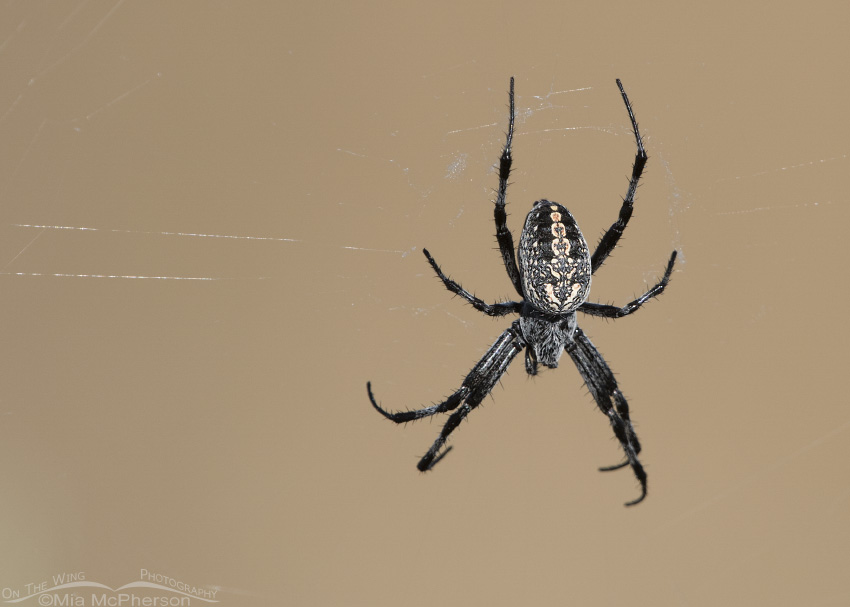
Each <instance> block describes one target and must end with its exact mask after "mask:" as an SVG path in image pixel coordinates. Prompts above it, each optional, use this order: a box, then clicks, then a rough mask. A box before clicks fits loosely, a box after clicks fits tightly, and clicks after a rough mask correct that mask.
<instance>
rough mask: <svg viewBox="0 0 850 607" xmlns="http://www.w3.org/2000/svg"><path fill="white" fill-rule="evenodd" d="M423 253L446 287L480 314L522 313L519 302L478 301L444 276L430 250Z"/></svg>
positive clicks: (424, 250) (503, 314) (502, 314)
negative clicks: (490, 302)
mask: <svg viewBox="0 0 850 607" xmlns="http://www.w3.org/2000/svg"><path fill="white" fill-rule="evenodd" d="M422 252H423V253H425V257H427V258H428V263H430V264H431V267H432V268H434V272H436V273H437V276H438V277H439V279H440V280H442V281H443V284H444V285H445V287H446V288H447V289H448V290H449V291H451V292H452V293H454V294H455V295H459V296H460V297H462V298H463V299H465V300H466V301H468V302H469V303H470V304H472V307H473V308H475V309H476V310H478V311H479V312H484V314H486V315H487V316H505V315H506V314H519V313H520V312H521V311H522V303H520V302H517V301H503V302H499V303H494V304H488V303H487V302H485V301H483V300H481V299H478V298H477V297H476V296H475V295H473V294H472V293H470V292H469V291H467V290H466V289H464V288H463V287H462V286H460V285H459V284H458V283H456V282H455V281H453V280H452V279H451V278H449V277H448V276H446V275H445V274H443V271H442V270H441V269H440V266H438V265H437V262H436V261H434V258H433V257H431V254H430V253H429V252H428V249H423V250H422Z"/></svg>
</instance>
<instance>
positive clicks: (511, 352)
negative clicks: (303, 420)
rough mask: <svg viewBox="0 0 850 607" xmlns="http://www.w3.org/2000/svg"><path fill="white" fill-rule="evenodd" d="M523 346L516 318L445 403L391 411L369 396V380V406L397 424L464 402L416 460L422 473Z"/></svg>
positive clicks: (440, 454)
mask: <svg viewBox="0 0 850 607" xmlns="http://www.w3.org/2000/svg"><path fill="white" fill-rule="evenodd" d="M525 346H526V343H525V340H524V339H523V337H522V331H521V330H520V327H519V321H518V320H516V321H514V322H513V324H512V325H511V326H510V328H509V329H507V330H506V331H505V332H504V333H502V334H501V335H500V336H499V338H498V339H497V340H496V341H495V343H494V344H493V345H492V346H490V349H489V350H487V353H486V354H484V357H483V358H482V359H481V360H480V361H478V363H477V364H476V365H475V366H474V367H473V368H472V371H470V372H469V374H468V375H467V376H466V377H465V378H464V380H463V383H462V384H461V387H460V389H458V391H457V392H455V393H454V394H452V395H451V396H450V397H449V398H448V399H446V400H445V401H444V402H442V403H440V404H438V405H433V406H431V407H425V408H424V409H418V410H414V411H401V412H397V413H391V412H389V411H386V410H385V409H383V408H381V406H380V405H378V403H377V402H376V401H375V397H374V396H373V395H372V385H371V382H369V383H367V384H366V389H367V391H368V392H369V400H371V401H372V406H373V407H374V408H375V409H376V410H377V411H378V412H379V413H380V414H381V415H383V416H384V417H386V418H387V419H389V420H392V421H394V422H396V423H398V424H400V423H404V422H408V421H415V420H417V419H422V418H423V417H428V416H431V415H435V414H437V413H445V412H447V411H451V410H453V409H456V408H457V407H458V405H459V404H460V403H463V404H462V405H461V406H460V408H459V409H457V411H455V412H454V413H452V414H451V416H449V419H448V420H446V423H445V425H444V426H443V429H442V431H441V432H440V435H439V436H438V437H437V440H436V441H434V444H433V445H432V446H431V448H430V449H428V452H427V453H426V454H425V455H424V456H423V457H422V459H421V460H419V463H418V464H417V468H419V470H421V471H422V472H425V471H426V470H430V469H431V468H433V467H434V466H435V465H436V464H437V463H438V462H439V461H440V460H441V459H443V457H445V455H446V453H448V451H449V449H451V447H449V448H447V449H445V450H443V447H444V446H445V444H446V440H447V439H448V437H449V435H450V434H451V433H452V432H453V431H454V430H455V428H457V427H458V426H459V425H460V422H462V421H463V419H464V418H465V417H466V416H467V415H469V414H470V413H471V412H472V410H473V409H475V408H476V407H477V406H478V405H480V404H481V401H483V400H484V397H486V396H487V395H488V394H489V393H490V391H491V390H492V389H493V388H494V387H495V385H496V384H497V383H498V381H499V379H501V377H502V375H504V374H505V371H507V369H508V366H509V365H510V364H511V362H512V361H513V359H514V358H515V357H516V355H517V354H519V353H520V352H522V349H523V348H525Z"/></svg>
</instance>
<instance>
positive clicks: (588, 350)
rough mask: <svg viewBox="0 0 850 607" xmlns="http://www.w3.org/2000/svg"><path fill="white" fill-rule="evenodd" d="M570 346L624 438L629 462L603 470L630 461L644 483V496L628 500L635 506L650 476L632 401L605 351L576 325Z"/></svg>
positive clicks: (592, 390)
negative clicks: (642, 455)
mask: <svg viewBox="0 0 850 607" xmlns="http://www.w3.org/2000/svg"><path fill="white" fill-rule="evenodd" d="M566 350H567V353H568V354H569V355H570V358H572V359H573V362H574V363H575V365H576V367H577V368H578V371H579V373H580V374H581V376H582V378H583V379H584V382H585V384H586V385H587V388H588V390H590V393H591V394H592V395H593V399H594V400H595V401H596V404H597V406H598V407H599V409H600V410H601V411H602V412H603V413H604V414H605V415H607V416H608V420H609V421H610V422H611V427H612V428H613V430H614V435H615V436H616V437H617V440H619V441H620V445H621V446H622V447H623V451H624V452H625V454H626V461H625V462H623V463H621V464H617V465H614V466H609V467H606V468H600V470H603V471H605V470H617V469H619V468H622V467H624V466H626V465H629V466H631V468H632V470H633V471H634V474H635V476H636V477H637V479H638V481H639V482H640V486H641V494H640V496H639V497H638V498H637V499H635V500H632V501H630V502H627V503H626V506H634V505H635V504H638V503H640V502H641V501H643V499H644V498H645V497H646V480H647V478H646V472H645V471H644V469H643V465H642V464H641V463H640V460H638V453H640V442H638V439H637V435H636V434H635V431H634V428H633V427H632V422H631V419H630V417H629V404H628V402H627V401H626V398H625V397H624V396H623V393H622V392H621V391H620V388H619V387H618V386H617V381H616V380H615V379H614V374H613V373H612V372H611V369H610V368H609V367H608V364H607V363H606V362H605V359H603V358H602V355H601V354H600V353H599V351H598V350H597V349H596V347H595V346H594V345H593V343H592V342H591V341H590V340H589V339H588V338H587V336H586V335H585V334H584V332H583V331H582V330H581V329H580V328H578V327H577V328H576V330H575V333H574V335H573V340H572V342H570V343H568V345H567V347H566Z"/></svg>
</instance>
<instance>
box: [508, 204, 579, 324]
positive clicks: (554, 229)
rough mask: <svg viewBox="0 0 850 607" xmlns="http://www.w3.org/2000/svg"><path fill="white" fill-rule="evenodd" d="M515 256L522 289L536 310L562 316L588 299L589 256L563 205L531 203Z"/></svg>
mask: <svg viewBox="0 0 850 607" xmlns="http://www.w3.org/2000/svg"><path fill="white" fill-rule="evenodd" d="M518 253H519V260H518V261H519V272H520V279H521V281H522V290H523V293H524V295H525V298H526V300H528V301H529V302H530V303H531V304H532V305H533V306H534V307H535V308H537V309H538V310H541V311H543V312H550V313H555V314H563V313H565V312H571V311H573V310H575V309H576V308H578V307H579V306H580V305H581V304H582V303H584V301H585V300H586V299H587V296H588V293H589V292H590V275H591V265H590V253H589V252H588V249H587V241H586V240H585V239H584V236H583V235H582V233H581V230H579V227H578V225H577V224H576V221H575V219H573V216H572V215H571V214H570V212H569V211H568V210H567V209H566V208H565V207H564V206H562V205H560V204H558V203H557V202H550V201H548V200H538V201H537V202H535V203H534V207H533V208H532V209H531V212H530V213H529V214H528V217H526V219H525V226H524V227H523V228H522V234H521V235H520V239H519V251H518Z"/></svg>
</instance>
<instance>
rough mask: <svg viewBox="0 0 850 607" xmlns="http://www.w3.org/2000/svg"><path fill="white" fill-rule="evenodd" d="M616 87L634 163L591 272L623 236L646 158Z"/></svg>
mask: <svg viewBox="0 0 850 607" xmlns="http://www.w3.org/2000/svg"><path fill="white" fill-rule="evenodd" d="M617 86H618V87H619V89H620V94H621V95H622V96H623V101H624V102H625V103H626V110H628V112H629V119H630V120H631V121H632V131H634V134H635V141H636V142H637V153H636V154H635V163H634V165H633V166H632V177H631V179H629V189H628V191H626V197H625V198H624V199H623V206H621V207H620V215H619V217H617V221H615V222H614V223H613V224H612V225H611V227H610V228H608V230H607V231H606V232H605V234H603V235H602V238H601V239H600V240H599V244H598V245H597V246H596V250H595V251H594V252H593V255H592V256H591V257H590V265H591V267H592V268H593V270H592V271H593V272H596V270H598V269H599V267H600V266H601V265H602V264H603V262H604V261H605V260H606V259H607V258H608V255H610V254H611V251H613V250H614V247H616V246H617V241H619V240H620V236H622V235H623V231H624V230H625V229H626V226H627V225H628V223H629V219H631V217H632V209H633V208H634V204H635V190H637V186H638V181H640V176H641V174H642V173H643V167H644V166H645V165H646V161H647V158H648V157H647V155H646V150H644V149H643V139H641V136H640V131H639V130H638V124H637V120H635V114H634V112H633V111H632V104H631V103H629V98H628V96H627V95H626V91H625V89H624V88H623V84H622V83H621V82H620V79H619V78H617Z"/></svg>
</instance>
